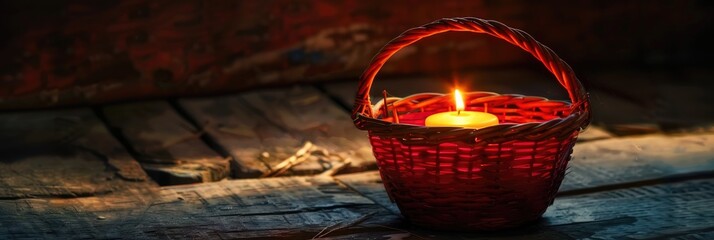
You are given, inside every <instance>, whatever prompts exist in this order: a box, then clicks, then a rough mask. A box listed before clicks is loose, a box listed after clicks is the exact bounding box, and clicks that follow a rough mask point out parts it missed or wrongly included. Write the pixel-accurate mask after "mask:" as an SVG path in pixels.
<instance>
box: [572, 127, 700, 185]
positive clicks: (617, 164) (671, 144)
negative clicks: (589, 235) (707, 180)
mask: <svg viewBox="0 0 714 240" xmlns="http://www.w3.org/2000/svg"><path fill="white" fill-rule="evenodd" d="M712 156H714V134H711V133H708V134H692V135H682V136H668V135H646V136H640V137H626V138H612V139H606V140H600V141H594V142H585V143H578V144H576V145H575V147H574V148H573V159H572V160H571V162H570V164H569V167H570V169H569V171H568V174H567V175H566V177H565V180H564V182H563V186H561V188H560V190H561V191H568V190H575V189H580V188H590V187H594V186H601V185H609V184H615V183H626V182H636V181H644V180H649V179H658V178H662V177H667V176H671V175H675V174H687V173H693V172H712V171H714V158H713V157H712Z"/></svg>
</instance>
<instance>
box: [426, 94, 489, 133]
mask: <svg viewBox="0 0 714 240" xmlns="http://www.w3.org/2000/svg"><path fill="white" fill-rule="evenodd" d="M454 101H455V102H456V111H451V112H442V113H436V114H433V115H431V116H429V117H427V118H426V122H425V125H426V126H428V127H465V128H475V129H480V128H485V127H489V126H493V125H498V118H497V117H496V115H493V114H490V113H485V112H474V111H464V99H463V98H462V97H461V92H459V90H458V89H457V90H456V91H454Z"/></svg>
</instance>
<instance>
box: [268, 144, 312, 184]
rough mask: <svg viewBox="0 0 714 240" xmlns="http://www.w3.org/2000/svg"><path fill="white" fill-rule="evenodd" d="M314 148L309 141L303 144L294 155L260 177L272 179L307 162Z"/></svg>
mask: <svg viewBox="0 0 714 240" xmlns="http://www.w3.org/2000/svg"><path fill="white" fill-rule="evenodd" d="M314 146H315V145H313V144H312V142H310V141H307V142H305V144H303V146H302V147H301V148H300V149H298V150H297V152H295V154H293V155H292V156H290V157H288V158H286V159H285V160H283V161H282V162H280V163H278V165H275V167H273V168H272V169H271V170H270V171H268V172H265V173H264V174H263V175H262V176H260V177H274V176H277V175H280V174H283V173H285V172H286V171H288V170H290V168H292V167H293V166H295V165H297V164H299V163H301V162H304V161H305V160H307V159H308V158H309V157H310V156H311V154H312V150H313V148H314Z"/></svg>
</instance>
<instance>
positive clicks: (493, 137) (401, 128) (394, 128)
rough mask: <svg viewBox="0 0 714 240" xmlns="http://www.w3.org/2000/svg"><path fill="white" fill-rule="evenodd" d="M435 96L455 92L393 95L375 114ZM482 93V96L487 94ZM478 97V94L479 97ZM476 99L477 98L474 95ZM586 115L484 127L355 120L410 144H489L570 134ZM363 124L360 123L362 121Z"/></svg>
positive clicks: (373, 131) (376, 106) (374, 131)
mask: <svg viewBox="0 0 714 240" xmlns="http://www.w3.org/2000/svg"><path fill="white" fill-rule="evenodd" d="M474 94H487V95H488V96H484V97H494V96H504V97H512V98H514V99H515V98H520V99H525V98H533V99H538V100H539V101H542V102H557V103H562V104H563V105H564V106H567V107H570V108H571V109H572V108H574V107H573V104H572V103H570V102H569V101H565V100H553V99H548V98H545V97H541V96H531V95H522V94H499V93H495V92H486V91H471V92H464V95H465V96H468V95H474ZM420 96H431V97H432V98H445V97H449V96H451V94H443V93H431V92H424V93H416V94H412V95H409V96H406V97H403V98H399V97H390V98H387V99H382V100H380V101H378V102H377V103H375V104H374V105H373V106H372V110H373V112H374V113H375V115H379V114H380V113H381V111H382V108H383V106H384V103H385V101H386V102H387V104H388V105H391V106H393V107H397V106H399V104H400V103H408V102H410V101H412V98H414V97H420ZM484 97H479V98H484ZM475 99H478V98H475ZM471 100H472V101H473V99H471ZM587 120H588V119H587V118H586V116H585V115H583V114H580V112H577V111H573V112H571V113H570V114H568V115H567V116H565V117H556V118H554V119H551V120H548V121H542V122H529V123H499V124H498V125H494V126H489V127H485V128H481V129H473V128H464V127H429V126H422V125H415V124H408V123H396V122H390V121H385V120H382V119H378V118H376V117H375V118H371V117H364V116H363V115H358V116H357V119H356V120H355V121H354V122H355V125H356V126H357V128H359V129H361V130H368V131H369V133H370V135H376V136H380V137H393V138H397V139H398V140H399V141H401V142H402V143H403V144H407V145H415V144H418V145H432V144H439V143H444V142H463V143H467V144H477V143H478V144H486V143H500V142H505V141H511V140H521V139H522V140H529V141H536V140H543V139H548V138H551V137H556V138H557V139H564V138H567V137H568V136H570V135H571V134H572V132H573V131H576V130H582V129H583V128H584V124H585V123H586V122H587ZM358 124H359V125H358ZM520 129H525V130H527V129H531V131H528V132H529V134H520V133H521V132H522V131H518V130H520Z"/></svg>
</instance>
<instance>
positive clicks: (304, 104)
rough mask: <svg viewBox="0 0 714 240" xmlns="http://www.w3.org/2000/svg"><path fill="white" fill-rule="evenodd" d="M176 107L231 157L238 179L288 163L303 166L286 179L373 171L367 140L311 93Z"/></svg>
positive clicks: (331, 106)
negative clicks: (338, 168)
mask: <svg viewBox="0 0 714 240" xmlns="http://www.w3.org/2000/svg"><path fill="white" fill-rule="evenodd" d="M179 103H180V106H182V107H183V108H184V109H185V110H186V112H188V113H189V114H190V115H191V117H192V118H194V119H195V120H196V122H198V123H199V124H200V125H202V126H203V128H204V130H205V131H206V133H207V134H208V135H209V136H210V137H211V138H212V139H214V140H215V141H216V142H217V143H218V145H220V146H221V147H223V148H224V149H225V150H226V152H228V153H229V154H231V156H233V157H234V159H235V163H236V165H237V167H236V169H235V176H236V177H239V178H250V177H259V176H265V175H271V176H272V175H275V174H277V172H276V171H279V169H280V166H284V163H285V162H286V159H291V158H292V159H293V160H299V161H298V162H300V161H302V162H301V163H299V164H296V165H294V166H292V167H290V168H289V170H287V172H286V174H285V175H305V174H317V173H321V172H323V171H325V170H328V169H331V168H332V167H333V166H335V165H339V164H341V163H344V162H347V161H349V162H350V165H349V166H352V167H348V169H346V170H345V171H356V170H365V169H375V168H376V165H375V163H374V161H373V157H372V153H371V148H370V147H369V143H368V142H367V137H366V134H365V133H362V132H359V131H357V130H356V129H354V127H353V126H352V125H351V123H350V120H349V115H348V114H347V113H346V112H345V111H344V110H342V109H340V108H339V107H338V106H337V105H336V104H335V103H333V102H331V101H330V100H329V99H328V98H327V97H326V96H324V95H322V94H321V93H320V92H318V91H317V90H315V89H314V88H311V87H299V88H292V89H280V90H269V91H258V92H250V93H244V94H239V95H232V96H223V97H218V98H201V99H183V100H180V101H179ZM305 148H306V149H305ZM301 149H303V150H301ZM296 158H297V159H296Z"/></svg>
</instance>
